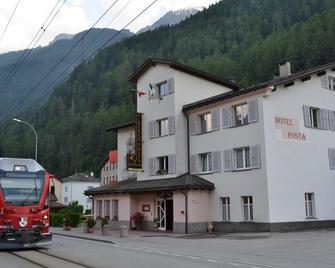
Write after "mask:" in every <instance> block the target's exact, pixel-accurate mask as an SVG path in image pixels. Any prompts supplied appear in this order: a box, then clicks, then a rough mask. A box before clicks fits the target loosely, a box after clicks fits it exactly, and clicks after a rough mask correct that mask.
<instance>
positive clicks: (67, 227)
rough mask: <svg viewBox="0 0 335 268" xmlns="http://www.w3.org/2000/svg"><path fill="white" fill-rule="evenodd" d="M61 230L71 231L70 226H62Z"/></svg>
mask: <svg viewBox="0 0 335 268" xmlns="http://www.w3.org/2000/svg"><path fill="white" fill-rule="evenodd" d="M63 230H64V231H71V225H64V226H63Z"/></svg>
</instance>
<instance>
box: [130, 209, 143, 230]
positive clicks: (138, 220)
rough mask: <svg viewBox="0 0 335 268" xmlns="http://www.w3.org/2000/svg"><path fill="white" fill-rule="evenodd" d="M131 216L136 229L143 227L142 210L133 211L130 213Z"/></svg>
mask: <svg viewBox="0 0 335 268" xmlns="http://www.w3.org/2000/svg"><path fill="white" fill-rule="evenodd" d="M132 218H133V220H134V222H135V226H136V230H137V231H140V230H142V228H143V222H144V214H143V213H142V212H135V213H134V214H133V215H132Z"/></svg>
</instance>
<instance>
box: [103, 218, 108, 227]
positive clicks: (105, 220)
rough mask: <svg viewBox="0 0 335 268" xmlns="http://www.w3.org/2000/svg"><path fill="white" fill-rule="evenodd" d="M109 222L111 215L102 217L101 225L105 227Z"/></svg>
mask: <svg viewBox="0 0 335 268" xmlns="http://www.w3.org/2000/svg"><path fill="white" fill-rule="evenodd" d="M108 223H109V217H105V218H102V220H101V227H104V226H105V225H107V224H108Z"/></svg>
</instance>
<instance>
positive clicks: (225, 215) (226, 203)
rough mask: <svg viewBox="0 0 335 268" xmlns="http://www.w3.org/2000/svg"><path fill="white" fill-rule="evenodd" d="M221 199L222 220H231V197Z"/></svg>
mask: <svg viewBox="0 0 335 268" xmlns="http://www.w3.org/2000/svg"><path fill="white" fill-rule="evenodd" d="M220 201H221V215H222V221H230V197H227V196H225V197H221V198H220Z"/></svg>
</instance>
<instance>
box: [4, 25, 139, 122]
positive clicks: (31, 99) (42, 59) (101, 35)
mask: <svg viewBox="0 0 335 268" xmlns="http://www.w3.org/2000/svg"><path fill="white" fill-rule="evenodd" d="M86 32H87V31H84V32H81V33H78V34H76V35H73V36H72V37H71V35H67V34H62V35H59V36H57V37H56V38H55V40H53V41H52V42H51V43H50V44H49V45H48V46H46V47H38V48H35V49H33V50H31V51H30V56H29V57H27V59H26V61H25V62H24V63H23V64H22V66H21V68H20V69H18V71H17V73H16V74H15V76H14V77H13V79H12V80H11V82H10V83H9V84H8V85H7V86H6V87H5V85H6V81H7V78H9V77H10V73H11V71H12V70H13V68H15V66H16V63H17V61H18V60H19V59H20V57H21V56H22V54H23V53H24V51H23V50H22V51H16V52H10V53H6V54H2V55H0V120H3V119H4V118H6V117H8V116H11V115H12V114H13V113H15V112H19V111H22V110H24V109H25V108H27V107H29V106H31V104H33V106H34V107H40V106H41V105H42V104H43V103H45V101H46V100H47V98H48V96H49V95H50V93H51V92H52V90H53V88H54V86H55V85H56V84H57V83H59V82H60V81H62V80H63V79H64V78H66V77H67V76H68V75H69V74H70V73H71V72H72V71H73V69H74V68H75V67H76V66H77V65H78V64H80V63H81V62H82V60H85V59H86V58H87V57H89V56H90V55H91V54H92V53H93V52H94V51H96V50H97V49H98V48H99V47H100V46H102V45H103V44H104V43H105V42H107V41H108V40H109V39H110V38H111V37H113V36H114V35H115V34H116V33H117V31H116V30H112V29H92V30H91V31H90V32H89V33H88V34H87V35H86V36H85V38H84V39H83V40H82V41H80V40H81V38H82V37H83V36H84V34H85V33H86ZM132 35H133V34H132V33H131V32H129V31H123V32H122V33H121V34H120V35H119V36H118V37H117V38H115V40H113V42H112V43H114V42H118V41H121V40H122V39H123V38H126V37H130V36H132ZM78 41H80V43H79V45H78V46H77V47H76V48H75V49H73V50H72V51H71V53H69V54H68V56H67V57H66V58H65V59H64V61H63V62H62V63H61V64H59V65H58V66H57V68H55V70H54V71H53V72H52V75H50V76H48V77H47V78H46V79H44V80H43V81H42V83H40V84H38V82H39V81H41V80H42V79H43V78H44V76H45V75H46V74H47V73H48V71H49V70H50V69H51V68H52V67H53V66H54V65H55V64H56V63H57V62H58V61H59V60H60V59H61V58H62V57H63V56H64V55H65V53H67V51H69V50H70V49H71V48H72V47H73V46H74V45H75V44H76V43H77V42H78ZM109 45H110V44H109ZM37 85H38V86H37ZM30 92H32V94H29V96H28V93H30Z"/></svg>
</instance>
